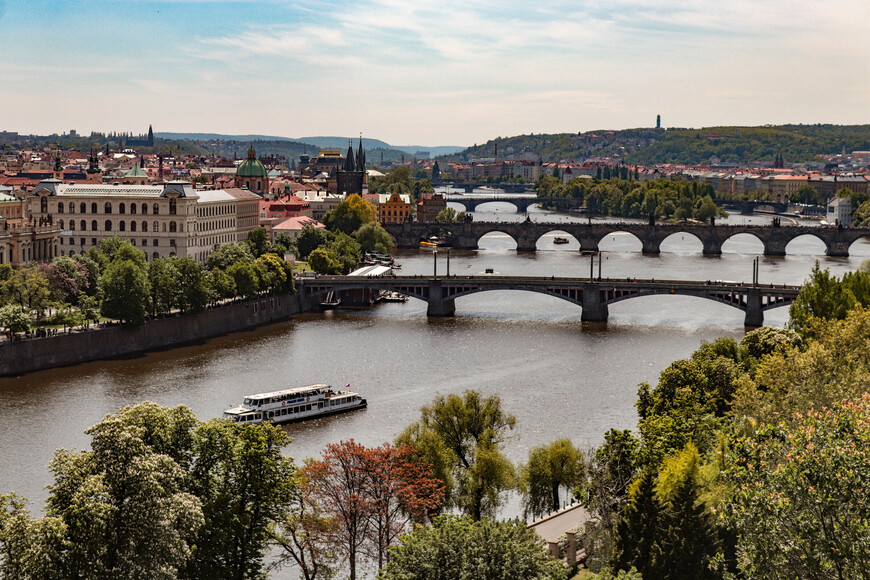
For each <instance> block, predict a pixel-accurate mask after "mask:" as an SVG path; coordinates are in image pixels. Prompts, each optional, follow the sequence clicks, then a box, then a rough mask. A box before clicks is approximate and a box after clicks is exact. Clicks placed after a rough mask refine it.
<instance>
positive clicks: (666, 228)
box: [384, 220, 870, 256]
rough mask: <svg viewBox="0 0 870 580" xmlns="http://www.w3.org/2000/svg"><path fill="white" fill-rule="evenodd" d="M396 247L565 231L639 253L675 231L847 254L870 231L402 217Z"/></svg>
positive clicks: (718, 243) (718, 241) (775, 251)
mask: <svg viewBox="0 0 870 580" xmlns="http://www.w3.org/2000/svg"><path fill="white" fill-rule="evenodd" d="M384 228H385V229H386V230H387V231H388V232H389V233H390V235H391V236H393V238H394V239H395V241H396V245H397V246H398V247H400V248H417V247H419V243H420V240H425V239H428V238H429V237H430V236H438V237H440V238H441V239H442V240H443V241H444V242H445V244H446V245H449V246H451V247H453V248H458V249H467V250H473V249H477V247H478V243H479V241H480V238H482V237H483V236H485V235H486V234H488V233H491V232H501V233H505V234H507V235H509V236H511V237H512V238H513V239H514V240H515V241H516V242H517V251H520V252H533V251H535V249H536V244H537V242H538V240H539V239H540V238H541V236H544V235H545V234H548V233H550V232H555V231H559V232H565V233H568V234H570V235H572V236H574V237H575V238H576V239H577V240H578V241H579V242H580V248H581V249H583V250H597V249H598V244H599V242H600V241H601V240H603V239H604V238H605V237H606V236H608V235H610V234H612V233H615V232H627V233H630V234H632V235H634V236H635V237H636V238H637V239H638V240H640V242H641V244H642V245H643V253H645V254H658V253H659V252H660V247H661V243H662V242H663V241H664V240H665V239H666V238H668V237H669V236H672V235H674V234H689V235H692V236H695V237H696V238H697V239H698V240H700V241H701V243H702V244H703V247H704V250H703V253H704V254H707V255H718V254H721V253H722V244H723V243H725V242H726V241H727V240H728V239H729V238H731V237H732V236H735V235H737V234H749V235H752V236H755V237H756V238H757V239H758V240H759V241H760V242H761V243H762V244H764V255H765V256H784V255H785V254H786V252H785V248H786V246H787V245H788V243H789V242H790V241H792V240H793V239H795V238H797V237H800V236H805V235H810V236H814V237H816V238H818V239H819V240H821V241H822V243H824V244H825V254H826V255H828V256H848V255H849V247H850V246H851V245H852V244H853V243H854V242H855V241H857V240H859V239H861V238H863V237H864V236H870V228H836V227H803V226H761V225H757V226H756V225H716V226H711V225H706V224H691V223H680V224H655V225H649V224H644V223H639V222H612V223H609V222H593V223H580V222H576V223H570V222H556V223H549V222H533V221H530V220H526V221H524V222H464V223H447V224H445V223H425V222H405V223H400V224H384Z"/></svg>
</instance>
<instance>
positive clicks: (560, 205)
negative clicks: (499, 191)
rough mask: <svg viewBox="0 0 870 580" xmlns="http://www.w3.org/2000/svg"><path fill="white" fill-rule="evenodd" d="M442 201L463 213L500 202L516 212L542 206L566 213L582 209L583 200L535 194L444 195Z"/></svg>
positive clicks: (523, 211)
mask: <svg viewBox="0 0 870 580" xmlns="http://www.w3.org/2000/svg"><path fill="white" fill-rule="evenodd" d="M444 201H447V202H449V203H455V204H459V205H461V206H463V207H464V208H465V211H474V210H476V209H477V207H478V206H480V205H483V204H485V203H493V202H502V203H510V204H513V205H514V207H516V208H517V212H519V213H525V212H526V211H528V209H529V207H530V206H533V205H537V204H543V205H544V206H545V207H548V208H551V209H556V210H561V211H567V210H569V209H578V208H581V207H583V200H582V199H580V198H574V197H538V196H536V195H535V194H533V193H532V194H525V195H510V196H507V195H504V196H501V195H490V196H483V195H475V196H474V197H471V196H468V195H449V194H448V195H445V196H444Z"/></svg>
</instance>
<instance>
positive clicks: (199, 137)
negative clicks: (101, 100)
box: [154, 132, 299, 141]
mask: <svg viewBox="0 0 870 580" xmlns="http://www.w3.org/2000/svg"><path fill="white" fill-rule="evenodd" d="M154 136H155V137H160V138H161V139H172V140H175V141H217V140H220V141H299V139H290V138H289V137H276V136H274V135H223V134H221V133H158V132H155V133H154Z"/></svg>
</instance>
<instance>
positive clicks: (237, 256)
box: [205, 243, 254, 270]
mask: <svg viewBox="0 0 870 580" xmlns="http://www.w3.org/2000/svg"><path fill="white" fill-rule="evenodd" d="M245 260H247V261H248V262H253V261H254V256H253V255H252V254H251V246H249V245H248V244H239V243H230V244H223V245H222V246H220V247H219V248H217V249H215V250H214V251H213V252H211V253H210V254H209V255H208V258H206V262H205V263H206V268H208V269H209V270H226V269H227V268H229V267H230V266H232V265H233V264H235V263H236V262H239V261H245Z"/></svg>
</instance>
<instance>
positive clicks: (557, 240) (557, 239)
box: [553, 236, 568, 244]
mask: <svg viewBox="0 0 870 580" xmlns="http://www.w3.org/2000/svg"><path fill="white" fill-rule="evenodd" d="M553 243H554V244H567V243H568V238H563V237H562V236H556V237H555V238H554V239H553Z"/></svg>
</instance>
